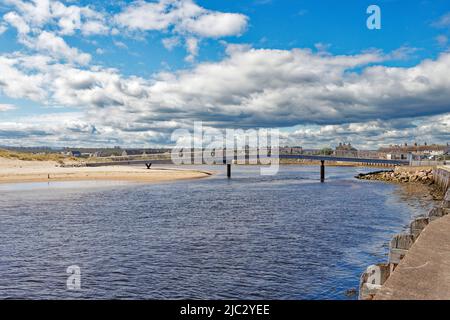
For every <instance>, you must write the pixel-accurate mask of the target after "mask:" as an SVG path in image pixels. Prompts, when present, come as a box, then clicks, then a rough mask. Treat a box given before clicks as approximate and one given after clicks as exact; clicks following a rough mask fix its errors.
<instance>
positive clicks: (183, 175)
mask: <svg viewBox="0 0 450 320" xmlns="http://www.w3.org/2000/svg"><path fill="white" fill-rule="evenodd" d="M212 174H214V173H213V172H209V171H201V170H192V169H174V168H152V169H150V170H148V169H145V168H134V167H127V166H108V167H95V168H88V167H62V166H60V165H58V164H57V163H56V162H52V161H44V162H36V161H22V160H11V159H4V158H0V184H7V183H28V182H49V181H57V182H61V181H126V182H138V183H139V182H141V183H154V182H170V181H178V180H190V179H201V178H206V177H209V176H211V175H212Z"/></svg>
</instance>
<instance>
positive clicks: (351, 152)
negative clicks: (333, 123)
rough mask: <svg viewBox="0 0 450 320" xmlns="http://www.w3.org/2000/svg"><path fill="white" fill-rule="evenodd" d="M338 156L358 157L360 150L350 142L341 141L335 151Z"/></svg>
mask: <svg viewBox="0 0 450 320" xmlns="http://www.w3.org/2000/svg"><path fill="white" fill-rule="evenodd" d="M334 154H335V156H336V157H350V158H356V157H357V156H358V150H357V149H356V148H354V147H353V146H352V145H351V144H350V143H348V144H346V143H339V145H338V146H337V147H336V150H335V151H334Z"/></svg>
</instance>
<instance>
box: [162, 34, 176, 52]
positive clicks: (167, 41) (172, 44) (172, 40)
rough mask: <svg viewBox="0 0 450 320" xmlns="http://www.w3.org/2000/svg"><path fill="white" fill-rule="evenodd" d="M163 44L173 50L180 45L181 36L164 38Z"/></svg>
mask: <svg viewBox="0 0 450 320" xmlns="http://www.w3.org/2000/svg"><path fill="white" fill-rule="evenodd" d="M162 44H163V46H164V48H166V49H167V50H169V51H171V50H173V49H174V48H175V47H177V46H179V45H180V38H179V37H171V38H164V39H163V40H162Z"/></svg>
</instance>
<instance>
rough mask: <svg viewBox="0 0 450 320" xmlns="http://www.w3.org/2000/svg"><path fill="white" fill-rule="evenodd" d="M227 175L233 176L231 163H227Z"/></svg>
mask: <svg viewBox="0 0 450 320" xmlns="http://www.w3.org/2000/svg"><path fill="white" fill-rule="evenodd" d="M227 177H228V179H230V178H231V163H227Z"/></svg>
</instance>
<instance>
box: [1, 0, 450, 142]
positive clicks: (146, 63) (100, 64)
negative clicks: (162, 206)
mask: <svg viewBox="0 0 450 320" xmlns="http://www.w3.org/2000/svg"><path fill="white" fill-rule="evenodd" d="M371 4H376V5H378V6H379V7H380V8H381V21H382V22H381V23H382V28H381V30H369V29H368V28H367V27H366V19H367V18H368V14H367V13H366V9H367V7H368V6H369V5H371ZM0 17H1V18H0V57H1V60H0V71H2V73H0V117H1V118H0V145H1V144H17V143H21V144H24V143H25V144H30V145H33V144H39V145H41V144H48V145H55V146H63V145H68V144H85V145H95V146H106V145H115V144H124V145H131V144H133V145H136V146H142V145H146V146H148V145H158V144H166V143H169V141H170V139H169V138H170V133H171V131H173V130H175V129H176V128H189V127H190V126H191V125H192V122H193V121H204V123H205V125H206V126H210V127H211V128H226V127H243V128H259V127H279V128H281V129H282V130H283V132H285V137H284V138H285V139H286V143H290V144H296V145H298V144H302V145H322V146H326V145H335V144H337V143H338V142H340V141H343V140H346V141H348V142H353V143H354V144H357V145H359V146H361V147H370V148H373V147H377V146H380V145H383V144H389V143H402V142H404V140H407V141H411V140H420V139H427V140H428V141H435V142H439V143H445V142H448V141H449V140H450V139H449V138H450V137H449V133H448V132H450V130H449V125H450V118H449V112H450V105H449V102H448V101H450V99H448V98H449V97H448V91H449V90H447V89H449V87H447V86H448V85H449V81H448V80H447V79H445V76H444V74H449V73H450V70H449V63H448V61H449V59H450V58H448V55H449V37H450V3H449V2H448V1H444V0H438V1H403V0H398V1H396V0H385V1H382V0H379V1H362V0H348V1H331V0H329V1H306V0H305V1H301V0H299V1H288V0H250V1H237V0H227V1H218V0H209V1H201V0H198V1H194V0H158V1H156V0H155V1H150V0H148V1H143V0H141V1H121V2H118V1H77V2H74V1H53V0H33V1H31V0H4V1H2V3H1V4H0ZM427 61H430V63H431V65H430V64H429V63H427ZM372 91H377V92H378V93H376V92H372ZM446 92H447V93H446ZM377 94H379V97H380V99H378V100H377V99H376V98H377ZM446 101H447V102H446ZM31 119H34V121H32V120H31ZM93 128H95V130H93ZM432 128H433V130H432ZM23 137H28V139H27V140H26V141H24V140H23ZM19 138H20V139H19Z"/></svg>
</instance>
